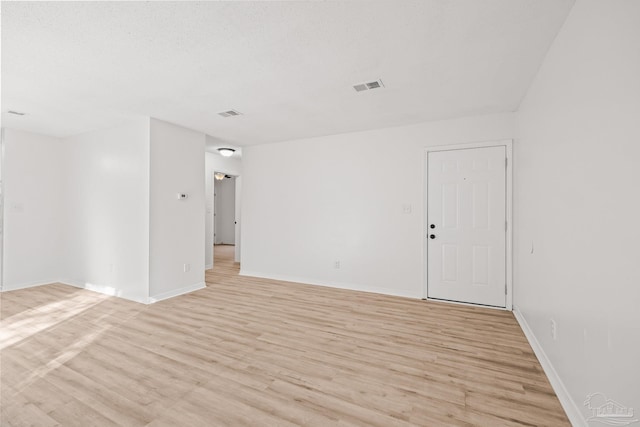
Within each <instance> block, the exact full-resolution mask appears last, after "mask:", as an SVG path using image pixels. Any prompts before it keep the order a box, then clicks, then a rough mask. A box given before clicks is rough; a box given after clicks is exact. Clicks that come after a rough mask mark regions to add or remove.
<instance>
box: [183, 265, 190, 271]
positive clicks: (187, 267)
mask: <svg viewBox="0 0 640 427" xmlns="http://www.w3.org/2000/svg"><path fill="white" fill-rule="evenodd" d="M189 270H191V264H185V265H184V272H185V273H186V272H188V271H189Z"/></svg>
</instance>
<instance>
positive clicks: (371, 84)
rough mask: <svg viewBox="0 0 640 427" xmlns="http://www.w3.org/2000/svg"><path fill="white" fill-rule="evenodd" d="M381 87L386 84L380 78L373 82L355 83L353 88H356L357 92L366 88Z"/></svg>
mask: <svg viewBox="0 0 640 427" xmlns="http://www.w3.org/2000/svg"><path fill="white" fill-rule="evenodd" d="M381 87H384V84H383V83H382V80H380V79H378V80H375V81H372V82H366V83H358V84H357V85H353V88H354V89H355V90H356V92H363V91H365V90H371V89H378V88H381Z"/></svg>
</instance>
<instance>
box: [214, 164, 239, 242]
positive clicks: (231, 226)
mask: <svg viewBox="0 0 640 427" xmlns="http://www.w3.org/2000/svg"><path fill="white" fill-rule="evenodd" d="M214 176H215V180H214V181H215V182H214V188H213V200H214V202H213V207H214V210H213V243H214V245H235V244H236V177H235V176H232V175H227V174H225V173H222V172H216V173H215V175H214Z"/></svg>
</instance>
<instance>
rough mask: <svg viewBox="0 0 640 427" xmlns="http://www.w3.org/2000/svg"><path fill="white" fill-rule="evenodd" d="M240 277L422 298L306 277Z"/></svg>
mask: <svg viewBox="0 0 640 427" xmlns="http://www.w3.org/2000/svg"><path fill="white" fill-rule="evenodd" d="M240 276H247V277H257V278H261V279H270V280H278V281H282V282H293V283H301V284H305V285H315V286H325V287H328V288H338V289H348V290H350V291H360V292H371V293H374V294H382V295H391V296H396V297H405V298H414V299H420V298H422V297H421V296H420V295H415V294H413V293H411V292H406V291H398V290H397V289H391V288H377V287H371V286H360V285H356V284H353V283H339V282H328V281H324V280H315V279H308V278H305V277H295V276H287V275H282V274H268V273H257V272H255V271H247V270H242V269H240Z"/></svg>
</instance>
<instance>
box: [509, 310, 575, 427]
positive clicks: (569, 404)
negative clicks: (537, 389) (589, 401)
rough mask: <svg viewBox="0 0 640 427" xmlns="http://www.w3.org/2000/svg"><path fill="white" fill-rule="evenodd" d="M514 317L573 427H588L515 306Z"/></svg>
mask: <svg viewBox="0 0 640 427" xmlns="http://www.w3.org/2000/svg"><path fill="white" fill-rule="evenodd" d="M513 315H514V316H515V318H516V320H517V321H518V323H519V324H520V328H521V329H522V332H524V335H525V337H527V340H528V341H529V344H530V345H531V348H532V349H533V352H534V353H535V354H536V357H537V358H538V361H539V362H540V365H542V369H543V370H544V373H545V374H546V375H547V378H549V382H550V383H551V387H552V388H553V391H555V393H556V395H557V396H558V400H559V401H560V404H561V405H562V408H563V409H564V411H565V412H566V413H567V417H568V418H569V421H570V422H571V425H573V426H574V427H585V426H587V420H586V419H585V418H584V416H583V415H582V413H581V412H580V409H579V407H578V405H576V402H575V401H574V400H573V399H572V398H571V395H570V394H569V392H568V391H567V388H566V387H565V386H564V383H563V382H562V379H561V378H560V376H559V375H558V373H557V372H556V370H555V368H554V367H553V365H552V364H551V360H549V358H548V357H547V354H546V353H545V352H544V349H543V348H542V346H541V345H540V343H539V342H538V339H537V338H536V336H535V335H534V333H533V330H532V329H531V328H530V327H529V324H528V323H527V320H526V319H525V318H524V316H523V315H522V313H521V312H520V310H519V309H518V307H516V306H513Z"/></svg>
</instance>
